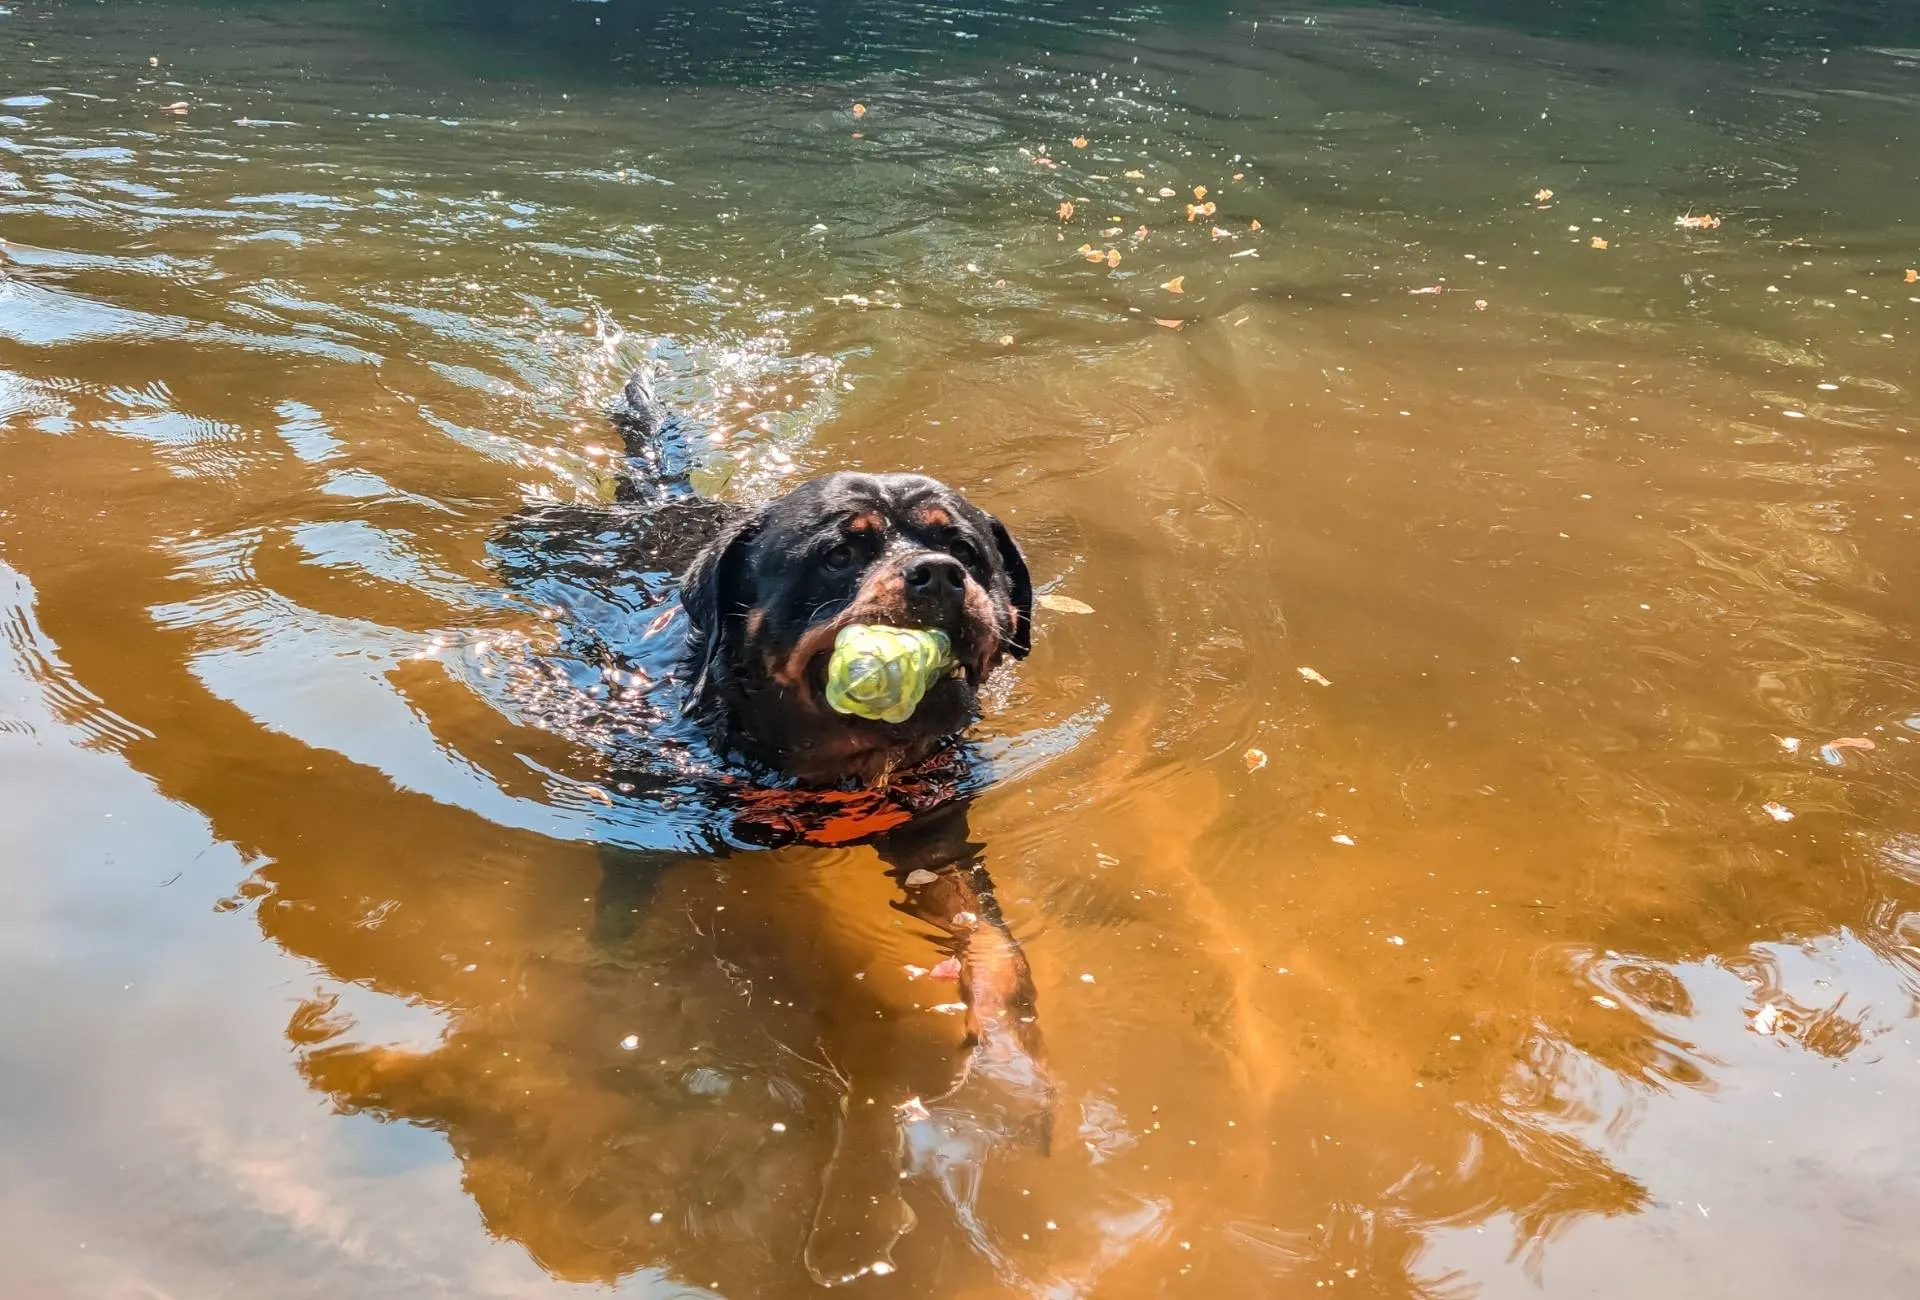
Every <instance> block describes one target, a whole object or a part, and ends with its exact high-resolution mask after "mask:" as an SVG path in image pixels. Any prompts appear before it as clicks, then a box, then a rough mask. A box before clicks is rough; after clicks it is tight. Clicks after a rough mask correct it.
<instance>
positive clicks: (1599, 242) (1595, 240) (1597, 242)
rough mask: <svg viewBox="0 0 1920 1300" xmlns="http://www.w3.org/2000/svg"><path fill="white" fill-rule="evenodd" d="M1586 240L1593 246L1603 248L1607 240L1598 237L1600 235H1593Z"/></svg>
mask: <svg viewBox="0 0 1920 1300" xmlns="http://www.w3.org/2000/svg"><path fill="white" fill-rule="evenodd" d="M1587 242H1588V243H1589V244H1592V245H1593V246H1594V247H1595V248H1605V247H1606V246H1607V241H1606V240H1604V239H1602V238H1600V236H1598V235H1595V236H1594V237H1593V238H1592V239H1590V240H1588V241H1587Z"/></svg>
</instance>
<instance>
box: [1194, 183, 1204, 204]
mask: <svg viewBox="0 0 1920 1300" xmlns="http://www.w3.org/2000/svg"><path fill="white" fill-rule="evenodd" d="M1193 197H1194V200H1195V201H1196V202H1198V201H1201V200H1204V199H1205V198H1206V197H1207V187H1206V186H1204V185H1196V186H1194V187H1193Z"/></svg>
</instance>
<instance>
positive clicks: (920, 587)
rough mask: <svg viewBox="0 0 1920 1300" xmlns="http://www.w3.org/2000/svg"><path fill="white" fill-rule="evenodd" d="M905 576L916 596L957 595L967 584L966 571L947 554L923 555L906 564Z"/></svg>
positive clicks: (909, 587)
mask: <svg viewBox="0 0 1920 1300" xmlns="http://www.w3.org/2000/svg"><path fill="white" fill-rule="evenodd" d="M905 577H906V580H907V590H908V591H910V592H912V593H913V594H914V595H916V596H933V597H940V596H952V595H957V594H958V593H959V592H960V590H961V589H962V588H963V587H965V586H966V585H967V571H966V570H965V569H963V568H961V567H960V561H958V560H956V559H954V558H953V557H952V556H949V555H923V556H921V557H920V558H919V559H917V560H914V561H913V562H912V563H910V564H909V565H907V568H906V573H905Z"/></svg>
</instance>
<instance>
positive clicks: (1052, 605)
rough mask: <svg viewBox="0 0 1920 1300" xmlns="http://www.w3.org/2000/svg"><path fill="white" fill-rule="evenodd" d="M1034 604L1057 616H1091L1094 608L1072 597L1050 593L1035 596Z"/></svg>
mask: <svg viewBox="0 0 1920 1300" xmlns="http://www.w3.org/2000/svg"><path fill="white" fill-rule="evenodd" d="M1033 603H1034V604H1036V605H1038V606H1040V608H1042V609H1050V610H1052V611H1053V612H1054V613H1056V614H1091V613H1093V606H1091V605H1089V604H1087V603H1086V602H1085V601H1084V600H1075V599H1074V598H1073V597H1072V596H1061V595H1056V594H1055V593H1053V592H1051V591H1049V592H1047V593H1045V594H1044V595H1040V596H1035V597H1034V598H1033Z"/></svg>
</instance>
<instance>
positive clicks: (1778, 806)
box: [1760, 803, 1793, 822]
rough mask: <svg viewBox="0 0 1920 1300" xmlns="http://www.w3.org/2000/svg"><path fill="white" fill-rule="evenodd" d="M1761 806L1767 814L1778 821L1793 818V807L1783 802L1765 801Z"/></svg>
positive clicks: (1787, 820)
mask: <svg viewBox="0 0 1920 1300" xmlns="http://www.w3.org/2000/svg"><path fill="white" fill-rule="evenodd" d="M1760 807H1761V809H1762V810H1763V811H1764V812H1765V813H1766V814H1767V816H1769V817H1771V818H1773V819H1774V820H1775V821H1777V822H1790V821H1792V820H1793V809H1791V808H1789V807H1787V806H1786V805H1785V804H1783V803H1763V804H1761V805H1760Z"/></svg>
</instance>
